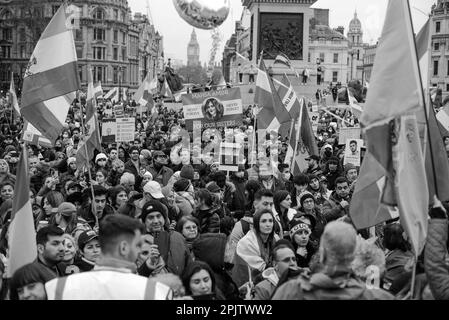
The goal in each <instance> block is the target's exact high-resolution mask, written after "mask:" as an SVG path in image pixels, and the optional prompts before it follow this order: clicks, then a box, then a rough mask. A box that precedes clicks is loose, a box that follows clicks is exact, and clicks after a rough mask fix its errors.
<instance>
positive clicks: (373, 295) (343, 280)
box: [272, 268, 394, 300]
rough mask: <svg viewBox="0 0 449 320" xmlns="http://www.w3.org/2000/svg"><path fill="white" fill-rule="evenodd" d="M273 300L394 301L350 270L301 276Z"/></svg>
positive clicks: (290, 282) (291, 281)
mask: <svg viewBox="0 0 449 320" xmlns="http://www.w3.org/2000/svg"><path fill="white" fill-rule="evenodd" d="M272 300H394V297H393V295H391V294H390V293H388V292H386V291H384V290H382V289H368V288H367V287H366V285H365V283H364V282H362V281H360V280H359V279H357V278H356V277H355V276H354V275H353V274H352V272H351V271H350V270H348V269H344V268H340V269H339V270H338V269H337V270H336V272H334V273H333V274H329V275H328V274H325V273H315V274H313V275H312V276H308V275H305V274H302V275H300V276H299V277H298V278H296V279H294V280H290V281H288V282H286V283H284V284H283V285H282V286H280V287H279V288H278V289H277V290H276V293H275V294H274V296H273V299H272Z"/></svg>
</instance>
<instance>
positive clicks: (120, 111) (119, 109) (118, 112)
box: [114, 105, 125, 118]
mask: <svg viewBox="0 0 449 320" xmlns="http://www.w3.org/2000/svg"><path fill="white" fill-rule="evenodd" d="M114 114H115V117H116V118H122V117H124V116H125V108H124V107H123V106H120V105H117V106H114Z"/></svg>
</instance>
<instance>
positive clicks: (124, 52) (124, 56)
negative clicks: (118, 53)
mask: <svg viewBox="0 0 449 320" xmlns="http://www.w3.org/2000/svg"><path fill="white" fill-rule="evenodd" d="M127 56H128V55H127V54H126V47H124V48H122V60H123V61H125V60H126V57H127Z"/></svg>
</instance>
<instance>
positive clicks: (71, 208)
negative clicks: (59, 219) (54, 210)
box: [58, 202, 76, 217]
mask: <svg viewBox="0 0 449 320" xmlns="http://www.w3.org/2000/svg"><path fill="white" fill-rule="evenodd" d="M75 212H76V207H75V205H74V204H73V203H70V202H63V203H61V204H60V205H59V207H58V213H60V214H62V215H63V216H66V217H70V216H72V214H73V213H75Z"/></svg>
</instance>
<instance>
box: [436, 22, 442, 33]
mask: <svg viewBox="0 0 449 320" xmlns="http://www.w3.org/2000/svg"><path fill="white" fill-rule="evenodd" d="M440 31H441V22H440V21H437V22H436V23H435V32H436V33H440Z"/></svg>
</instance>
